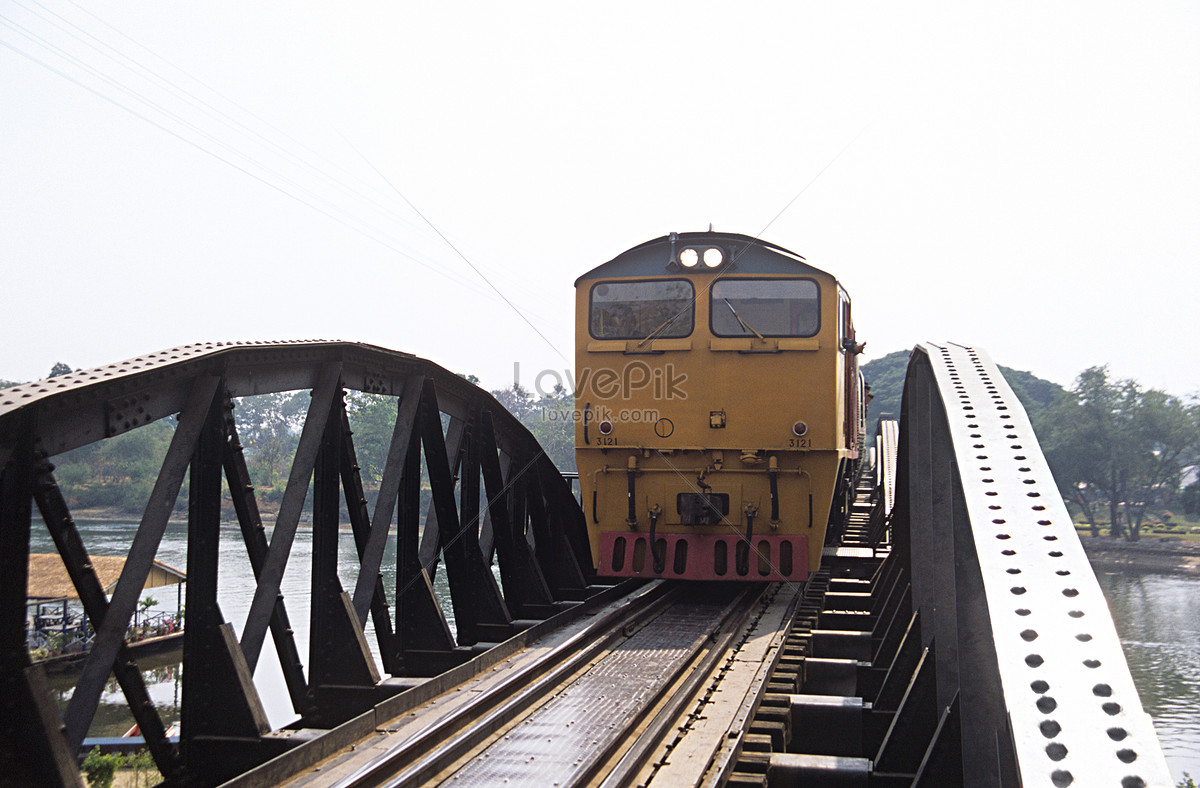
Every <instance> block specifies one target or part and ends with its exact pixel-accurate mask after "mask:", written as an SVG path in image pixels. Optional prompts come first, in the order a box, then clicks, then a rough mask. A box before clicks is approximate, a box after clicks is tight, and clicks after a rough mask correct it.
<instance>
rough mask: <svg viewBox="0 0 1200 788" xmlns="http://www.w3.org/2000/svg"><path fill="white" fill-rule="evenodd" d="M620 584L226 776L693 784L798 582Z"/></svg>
mask: <svg viewBox="0 0 1200 788" xmlns="http://www.w3.org/2000/svg"><path fill="white" fill-rule="evenodd" d="M634 585H635V586H636V585H637V584H636V583H635V584H634ZM620 590H621V589H620V588H618V589H614V593H610V594H606V596H609V597H616V598H611V599H608V600H601V601H600V602H599V603H595V604H594V605H593V607H594V609H593V610H591V611H588V612H587V613H585V614H584V615H582V616H578V617H577V619H576V620H575V621H574V622H571V623H568V624H566V625H565V626H561V627H559V628H557V629H555V630H553V631H552V632H550V633H548V634H546V635H545V636H544V637H540V638H539V639H536V640H534V641H532V642H530V643H528V644H526V647H525V648H524V649H522V650H520V651H517V652H515V653H513V654H512V655H511V656H509V657H508V658H506V659H503V660H499V661H495V662H494V664H491V665H484V664H480V665H478V666H476V667H477V670H476V671H475V672H474V675H473V676H471V677H470V678H468V679H467V680H465V681H462V682H461V683H457V684H454V685H453V686H446V687H445V688H444V689H443V691H440V692H438V693H437V694H436V695H433V696H432V697H428V698H427V699H425V700H423V701H421V700H420V699H419V698H418V699H417V700H414V702H412V703H411V704H408V706H407V707H406V708H403V709H402V710H399V713H394V714H393V716H391V717H390V718H389V719H386V720H381V721H379V722H378V723H377V724H376V725H374V726H373V729H372V730H371V731H370V732H369V734H368V735H367V736H365V737H362V738H359V739H357V740H355V741H354V742H352V743H350V744H349V745H348V746H343V747H342V748H341V749H339V750H338V751H337V752H334V753H332V754H331V755H329V756H328V757H326V758H324V759H323V760H321V761H319V762H317V763H314V764H310V765H307V766H304V767H303V768H300V769H299V770H298V771H297V770H294V773H293V774H292V775H291V776H290V778H289V779H287V780H286V781H282V780H281V779H280V777H281V774H280V769H281V764H279V763H275V764H266V765H264V767H263V768H262V769H259V770H255V771H252V772H250V773H247V774H246V775H243V776H242V777H241V778H239V779H238V780H235V781H234V782H233V783H232V784H233V785H238V786H251V785H265V784H279V783H281V782H283V784H286V785H289V786H295V787H296V788H300V786H304V787H305V788H317V787H318V786H322V787H330V786H336V787H337V788H374V787H375V786H401V785H426V784H443V783H444V784H451V785H456V786H465V785H496V784H507V785H539V786H543V785H564V786H565V785H583V784H589V785H591V784H603V785H627V784H633V783H643V784H648V783H654V784H659V785H675V784H680V783H681V782H683V781H687V782H692V783H696V782H699V781H700V778H701V776H702V775H703V773H704V772H705V771H706V770H708V769H709V768H710V765H711V763H712V762H713V760H714V757H716V756H721V755H722V752H721V750H722V746H723V745H724V744H725V742H726V741H727V740H728V737H729V733H730V731H731V730H738V729H739V727H740V726H741V725H742V724H744V721H745V720H746V719H748V718H749V717H750V716H751V715H752V713H753V707H754V705H755V704H756V702H757V698H758V696H759V695H760V694H761V692H762V691H763V689H764V683H765V681H766V676H767V674H768V673H769V670H770V667H771V666H772V665H773V662H774V660H773V659H772V656H771V655H772V654H774V653H775V652H777V651H778V649H779V648H780V647H781V646H782V643H783V634H782V631H781V630H782V629H783V627H782V626H781V625H782V624H783V622H784V621H785V620H786V619H787V618H788V617H790V615H791V614H792V612H794V606H795V603H796V601H797V600H798V598H799V596H798V594H799V591H800V589H799V588H798V587H794V586H788V585H785V584H770V585H766V584H763V585H752V586H736V587H735V586H732V585H730V584H697V583H687V584H683V583H675V582H671V581H652V582H649V583H645V584H643V585H641V586H640V587H635V588H633V589H629V588H628V587H626V588H625V592H624V593H620V594H619V595H618V594H617V593H615V592H617V591H620ZM414 694H415V695H420V694H421V693H414ZM424 694H425V695H429V694H430V693H428V692H426V693H424ZM402 697H403V696H400V697H398V698H396V699H395V701H400V700H401V699H402ZM391 711H392V712H396V711H397V709H396V707H394V706H393V707H392V708H391ZM734 755H735V753H734V752H733V751H728V752H725V753H724V754H723V758H724V760H725V761H727V762H730V761H731V760H732V758H733V757H734Z"/></svg>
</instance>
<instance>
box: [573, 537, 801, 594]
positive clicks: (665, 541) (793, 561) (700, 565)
mask: <svg viewBox="0 0 1200 788" xmlns="http://www.w3.org/2000/svg"><path fill="white" fill-rule="evenodd" d="M654 541H655V550H656V551H657V554H658V559H659V560H658V562H657V564H658V565H659V566H660V567H661V569H662V571H659V572H656V571H655V564H656V562H655V560H654V559H655V556H654V554H653V553H652V552H651V548H650V538H649V536H648V535H647V534H644V533H637V532H629V531H625V532H614V531H604V532H601V534H600V561H599V566H598V567H597V573H598V574H600V575H602V576H605V577H663V578H677V579H687V580H761V581H764V582H778V581H794V582H801V581H804V580H806V579H807V578H808V538H807V537H805V536H796V535H772V536H766V535H763V536H759V535H755V536H753V537H751V539H750V540H749V542H747V540H746V539H745V537H744V536H742V535H740V534H671V533H665V534H658V536H657V537H656V538H655V540H654ZM744 553H748V556H746V555H743V556H741V557H742V558H743V559H748V560H739V554H744ZM739 567H741V568H744V570H745V571H740V570H739Z"/></svg>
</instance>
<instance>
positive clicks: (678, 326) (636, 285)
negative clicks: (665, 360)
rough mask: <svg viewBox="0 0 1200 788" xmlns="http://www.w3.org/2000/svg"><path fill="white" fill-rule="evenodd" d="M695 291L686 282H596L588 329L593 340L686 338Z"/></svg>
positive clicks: (692, 315) (692, 312)
mask: <svg viewBox="0 0 1200 788" xmlns="http://www.w3.org/2000/svg"><path fill="white" fill-rule="evenodd" d="M695 295H696V291H695V290H694V289H693V288H692V283H691V282H689V281H687V280H686V279H660V280H655V281H649V282H600V283H598V284H596V285H594V286H593V287H592V306H591V313H590V314H589V316H588V327H589V330H590V331H591V334H592V336H593V337H595V338H596V339H645V338H646V337H648V336H650V335H651V334H654V336H656V337H686V336H688V335H689V334H691V333H692V324H693V323H694V321H695V306H694V303H693V302H694V300H695Z"/></svg>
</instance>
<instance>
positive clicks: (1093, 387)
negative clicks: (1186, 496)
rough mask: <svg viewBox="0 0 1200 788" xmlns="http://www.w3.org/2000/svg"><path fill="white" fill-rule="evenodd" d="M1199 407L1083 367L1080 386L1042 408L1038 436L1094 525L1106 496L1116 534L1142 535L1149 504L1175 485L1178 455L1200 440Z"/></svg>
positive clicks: (1064, 486)
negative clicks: (1097, 507)
mask: <svg viewBox="0 0 1200 788" xmlns="http://www.w3.org/2000/svg"><path fill="white" fill-rule="evenodd" d="M1195 410H1196V408H1195V406H1192V407H1190V408H1189V407H1188V406H1185V405H1184V403H1183V402H1182V401H1181V400H1179V398H1178V397H1173V396H1171V395H1169V394H1166V393H1164V392H1162V391H1158V390H1156V389H1150V390H1143V389H1142V388H1141V387H1140V386H1139V385H1138V384H1137V383H1136V382H1135V381H1133V380H1129V379H1122V380H1113V379H1111V377H1110V375H1109V371H1108V368H1107V367H1091V368H1089V369H1086V370H1084V371H1083V372H1082V373H1080V375H1079V378H1078V379H1077V380H1076V382H1075V385H1074V387H1072V389H1071V391H1070V392H1069V393H1068V395H1067V396H1066V397H1065V398H1063V399H1062V400H1061V401H1060V402H1059V403H1058V404H1057V405H1055V406H1054V407H1053V408H1051V409H1049V410H1048V411H1047V412H1046V413H1044V414H1043V415H1042V418H1040V419H1039V421H1040V431H1039V439H1040V440H1041V442H1042V446H1043V450H1044V451H1045V453H1046V459H1047V461H1048V462H1049V463H1050V468H1051V470H1052V471H1053V472H1054V477H1055V479H1056V481H1057V482H1058V484H1059V488H1060V491H1062V492H1063V494H1064V496H1065V497H1067V498H1068V499H1070V500H1074V501H1075V502H1076V503H1078V504H1079V505H1080V506H1081V507H1082V508H1083V510H1084V512H1085V515H1086V516H1087V518H1088V521H1089V523H1091V525H1092V533H1093V534H1094V535H1095V534H1098V533H1099V527H1098V526H1097V524H1096V519H1095V516H1094V504H1095V503H1096V502H1097V500H1098V499H1102V500H1106V501H1107V502H1108V509H1109V522H1110V534H1111V535H1112V536H1114V537H1118V536H1124V537H1125V538H1126V539H1128V540H1129V541H1137V540H1138V539H1139V537H1140V533H1141V527H1142V524H1143V522H1144V519H1145V512H1146V507H1147V506H1148V505H1150V504H1151V503H1153V502H1154V501H1155V500H1156V498H1159V497H1161V496H1163V495H1164V494H1169V493H1173V492H1174V491H1175V488H1176V487H1177V485H1178V479H1179V472H1180V460H1181V459H1182V458H1183V457H1185V456H1187V455H1188V453H1189V452H1191V451H1194V450H1195V447H1196V445H1197V441H1198V440H1200V430H1198V429H1197V427H1196V424H1197V422H1196V412H1195Z"/></svg>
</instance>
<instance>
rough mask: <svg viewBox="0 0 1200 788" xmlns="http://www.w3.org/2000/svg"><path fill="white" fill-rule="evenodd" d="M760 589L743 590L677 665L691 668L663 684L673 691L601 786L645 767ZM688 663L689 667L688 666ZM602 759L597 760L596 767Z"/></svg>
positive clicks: (612, 786) (611, 787)
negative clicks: (707, 637) (703, 641)
mask: <svg viewBox="0 0 1200 788" xmlns="http://www.w3.org/2000/svg"><path fill="white" fill-rule="evenodd" d="M763 591H764V589H761V588H760V589H747V590H746V591H745V592H743V594H742V596H741V599H739V600H738V601H737V602H736V603H735V604H734V605H732V606H730V608H729V609H728V614H727V615H726V616H725V618H724V620H723V621H722V623H721V626H720V634H719V635H717V637H716V638H715V639H712V642H711V645H710V646H709V647H708V648H707V649H703V651H702V652H701V651H699V650H698V651H697V652H695V653H694V654H693V658H692V659H690V660H688V664H686V665H682V666H680V669H679V674H681V673H683V672H684V671H687V670H689V669H690V671H691V672H690V673H689V674H688V676H687V678H686V679H685V680H684V681H682V682H679V683H675V682H672V683H668V684H667V685H665V686H664V691H665V690H666V688H667V687H671V688H673V690H674V692H673V693H672V695H671V697H670V698H669V699H668V700H667V702H666V703H665V704H662V706H661V708H659V709H658V710H657V711H656V712H655V713H654V716H653V718H652V719H651V720H650V722H649V723H647V724H645V727H644V730H643V731H642V732H641V733H640V734H639V735H638V737H637V739H635V740H634V742H633V743H632V745H630V747H629V748H628V749H627V750H626V751H625V753H624V754H623V755H622V756H621V759H620V760H619V761H617V763H616V764H615V765H614V766H613V767H612V769H610V770H609V772H608V774H607V775H606V776H605V777H604V780H603V781H602V782H600V786H601V788H618V786H622V785H630V784H632V783H633V778H634V777H635V776H637V774H638V772H639V771H640V770H641V769H642V768H644V767H645V765H646V760H647V758H649V757H650V756H651V755H653V754H654V752H655V751H656V748H657V747H658V746H659V745H660V744H661V742H662V740H663V738H664V737H665V736H666V735H667V733H668V732H669V731H670V729H671V728H672V727H674V726H676V725H678V724H679V722H680V718H681V717H682V716H683V713H684V710H685V709H687V708H688V707H689V706H690V705H692V704H693V703H694V702H695V701H696V698H697V695H698V693H699V691H700V689H701V687H702V686H703V685H704V684H705V682H706V681H708V680H709V679H710V678H711V677H712V674H713V671H714V670H715V669H716V667H717V665H718V664H719V663H720V661H721V660H722V659H724V658H725V657H726V656H727V655H728V651H729V649H730V647H731V646H732V645H733V644H734V642H735V639H737V638H739V637H741V636H742V635H744V634H745V633H744V625H745V624H746V621H747V619H748V618H749V617H750V614H751V613H752V612H753V611H754V609H755V606H756V605H757V604H758V602H759V601H760V600H762V598H763ZM697 656H699V657H700V659H699V661H698V662H697V661H696V659H695V657H697ZM689 665H691V666H693V667H690V668H689ZM677 675H678V674H677ZM606 760H607V759H600V760H598V761H597V768H598V767H599V766H600V764H603V763H604V762H605V761H606ZM596 776H597V775H596V774H595V770H593V772H592V773H591V774H590V775H589V778H594V777H596Z"/></svg>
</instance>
